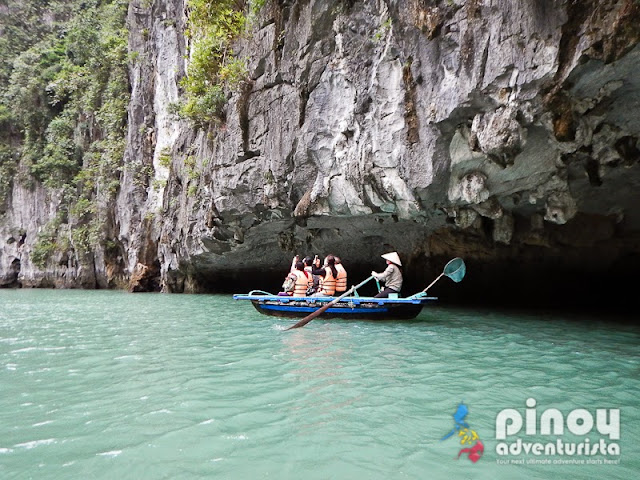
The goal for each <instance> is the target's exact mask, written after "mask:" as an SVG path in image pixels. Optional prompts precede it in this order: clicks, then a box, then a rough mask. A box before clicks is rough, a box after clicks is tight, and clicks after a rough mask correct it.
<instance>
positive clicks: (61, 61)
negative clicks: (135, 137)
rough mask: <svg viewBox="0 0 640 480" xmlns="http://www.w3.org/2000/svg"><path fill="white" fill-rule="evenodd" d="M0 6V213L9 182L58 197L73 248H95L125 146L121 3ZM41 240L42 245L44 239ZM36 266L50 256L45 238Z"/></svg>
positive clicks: (50, 239)
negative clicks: (49, 191) (101, 210)
mask: <svg viewBox="0 0 640 480" xmlns="http://www.w3.org/2000/svg"><path fill="white" fill-rule="evenodd" d="M3 3H4V6H0V126H1V132H2V133H0V179H2V180H0V205H4V204H5V203H6V200H7V196H8V194H9V192H10V188H11V182H12V181H20V182H22V183H24V184H25V185H27V186H28V185H30V184H33V183H34V182H40V183H42V184H43V185H44V186H45V187H47V188H51V189H56V190H61V191H62V194H63V195H62V198H63V202H62V209H61V210H62V217H63V218H62V220H61V219H58V220H57V221H58V222H60V223H61V224H62V225H64V224H67V225H68V226H70V227H72V228H71V230H72V232H73V234H72V235H71V236H70V237H71V240H72V245H71V247H72V248H73V249H74V250H75V251H76V253H82V252H86V251H88V249H89V246H90V245H91V244H94V243H95V242H97V241H99V235H98V234H97V229H98V227H97V225H98V219H97V217H99V211H98V208H97V205H98V204H100V203H104V201H105V200H108V199H109V198H113V195H114V194H115V192H116V190H117V186H118V178H119V169H120V167H121V164H122V158H123V154H124V147H125V133H126V120H127V110H126V109H127V105H128V101H129V81H128V71H127V61H128V58H127V38H128V32H127V30H126V27H125V19H126V14H127V7H128V3H129V2H128V1H126V0H82V1H81V0H67V1H64V0H49V1H44V2H43V1H41V0H20V1H18V0H7V1H6V2H3ZM44 237H47V238H46V239H45V238H44ZM41 243H43V245H44V244H45V243H46V246H47V248H42V249H40V250H39V251H40V253H41V254H42V255H40V256H39V258H38V260H39V262H38V263H43V262H45V261H46V257H47V256H48V254H50V253H52V251H53V250H54V249H53V248H52V245H55V243H56V240H55V235H53V234H52V232H47V233H46V235H43V242H41Z"/></svg>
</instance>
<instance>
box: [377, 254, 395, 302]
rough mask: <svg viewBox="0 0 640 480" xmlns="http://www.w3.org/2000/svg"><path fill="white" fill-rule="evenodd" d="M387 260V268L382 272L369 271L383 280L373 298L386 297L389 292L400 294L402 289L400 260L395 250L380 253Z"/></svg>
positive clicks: (380, 280)
mask: <svg viewBox="0 0 640 480" xmlns="http://www.w3.org/2000/svg"><path fill="white" fill-rule="evenodd" d="M381 257H382V258H384V259H385V260H386V261H387V268H386V270H385V271H384V272H382V273H376V272H371V275H373V277H374V278H375V279H376V280H378V281H379V282H384V288H383V289H382V290H381V291H380V292H379V293H378V294H377V295H376V296H375V298H388V297H389V294H390V293H397V294H400V290H401V289H402V270H400V267H402V262H401V261H400V257H399V256H398V253H397V252H391V253H385V254H384V255H381Z"/></svg>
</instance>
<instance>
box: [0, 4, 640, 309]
mask: <svg viewBox="0 0 640 480" xmlns="http://www.w3.org/2000/svg"><path fill="white" fill-rule="evenodd" d="M187 18H188V10H187V8H186V6H185V4H184V2H183V1H181V0H155V1H154V2H148V1H133V2H130V5H129V13H128V19H127V24H128V28H129V49H130V51H131V52H137V57H136V60H135V61H133V62H131V64H130V69H129V76H130V78H129V81H130V85H131V101H130V104H129V109H128V133H127V147H126V152H125V155H124V162H123V168H122V173H121V177H120V186H119V190H118V194H117V200H116V201H114V202H112V203H111V204H110V205H109V212H110V214H109V215H107V216H106V217H105V229H106V230H107V231H108V236H109V237H110V238H111V239H112V242H111V244H110V249H109V251H107V249H105V248H97V249H96V251H95V252H93V254H92V255H91V258H90V261H88V263H87V262H78V263H76V264H72V263H71V262H67V263H66V264H65V263H64V262H59V261H58V262H57V263H56V262H50V263H49V264H48V265H47V268H44V269H40V268H37V267H35V266H34V265H33V263H32V262H31V261H30V253H31V249H32V247H33V242H34V241H35V237H36V235H37V233H38V231H39V230H41V229H42V228H43V225H44V224H45V223H46V222H47V221H48V219H50V218H51V217H52V216H53V215H55V213H56V205H57V201H58V200H57V199H56V196H55V192H52V191H47V190H46V189H43V188H42V187H41V186H39V185H38V186H36V187H31V188H27V187H25V186H24V185H22V184H21V183H20V182H17V181H16V182H14V183H13V187H12V188H13V190H12V192H13V194H12V196H11V199H10V200H11V203H10V205H8V208H7V209H6V212H5V213H4V215H3V218H2V221H1V223H0V233H1V236H0V252H2V254H1V256H0V274H1V275H0V278H2V283H4V284H16V283H20V284H23V285H36V286H37V285H43V284H44V285H57V286H73V285H75V286H84V287H87V286H109V285H111V286H113V285H117V284H120V285H123V284H125V283H126V282H129V286H130V288H131V289H133V290H155V289H163V290H165V291H173V292H181V291H216V290H217V291H220V290H225V291H228V290H230V289H233V288H237V289H240V288H243V289H244V288H246V287H247V286H249V285H251V286H252V287H254V286H255V287H256V288H258V287H262V288H267V289H269V290H275V289H277V287H278V280H280V277H281V276H282V274H283V271H284V270H285V269H286V268H287V266H288V263H289V261H290V258H291V256H292V255H293V254H295V253H303V254H306V253H318V254H321V255H323V254H326V253H330V252H333V253H336V254H339V255H340V256H342V257H343V259H344V262H345V264H347V266H350V267H351V270H352V272H353V274H354V276H357V275H359V274H365V273H366V272H367V271H368V270H370V269H371V268H372V267H376V268H381V267H382V265H381V261H380V260H379V255H380V254H381V253H384V252H385V251H388V250H397V251H398V252H399V253H400V255H401V257H402V258H403V261H404V263H405V265H406V268H405V273H406V275H407V277H408V280H409V284H410V285H417V286H419V285H422V284H423V282H424V281H425V280H426V279H430V278H432V277H433V276H434V275H435V274H437V273H439V270H440V269H441V268H442V265H443V264H444V262H445V261H446V260H447V259H448V258H449V257H451V256H455V255H459V256H463V257H465V259H466V260H467V262H468V263H469V264H470V267H471V268H470V269H469V271H470V276H469V283H467V287H466V289H465V287H463V288H462V290H460V291H461V292H464V293H465V294H471V293H472V291H473V292H475V293H476V294H477V295H478V296H480V297H484V296H490V295H491V294H492V293H491V291H495V290H498V289H501V291H502V292H510V293H512V294H517V292H518V291H519V290H518V288H519V287H517V286H516V285H515V284H516V283H519V285H520V291H522V289H523V288H524V285H526V284H527V282H528V283H529V285H530V286H534V287H536V288H541V287H542V285H552V287H550V288H556V287H558V286H559V285H567V284H571V282H577V284H575V283H574V287H575V288H576V289H580V288H583V287H584V286H585V285H588V283H587V282H586V280H585V279H588V278H590V279H591V280H597V279H599V278H602V276H603V275H606V274H608V273H613V272H614V271H615V272H616V273H617V272H618V271H619V266H620V265H625V268H630V267H632V266H634V265H635V266H638V264H639V263H640V262H639V261H638V258H640V257H639V254H640V242H639V239H640V236H639V232H640V209H639V208H638V199H639V197H638V195H639V194H638V192H639V189H638V187H639V184H640V150H639V148H640V146H639V145H638V138H639V135H640V117H638V115H637V113H636V112H637V108H638V106H639V105H640V80H638V78H636V77H637V76H638V75H637V74H638V71H639V70H640V68H639V67H640V46H638V40H639V38H640V5H638V3H637V2H635V1H633V0H606V1H595V0H588V1H576V0H523V1H520V2H513V1H507V0H442V1H436V0H431V1H430V0H386V1H385V0H375V1H353V0H268V1H267V2H266V4H265V5H264V7H262V9H261V10H260V12H259V14H258V16H257V18H255V19H254V20H253V22H252V23H251V27H250V30H249V31H248V32H247V34H246V35H245V36H244V37H243V38H241V39H239V40H238V43H237V45H236V53H237V55H238V56H239V57H243V58H246V59H247V62H248V63H247V64H248V70H249V78H248V79H247V81H246V82H245V84H244V87H243V88H242V89H240V90H239V91H237V92H234V93H229V95H228V101H227V103H226V107H225V121H224V123H223V124H221V125H216V126H212V127H211V128H208V129H207V128H200V129H196V128H194V127H193V126H192V125H191V124H190V123H189V122H188V121H186V120H181V119H179V118H177V117H176V116H175V115H174V114H173V113H172V110H171V108H170V106H171V104H172V103H175V102H178V101H179V100H180V96H181V88H180V83H179V81H180V79H181V78H182V77H183V76H184V75H185V71H186V70H185V69H186V65H187V63H188V61H189V60H188V58H189V42H188V40H187V38H186V37H185V35H184V30H185V25H186V23H187ZM52 263H56V264H55V266H54V265H53V264H52ZM256 272H260V277H259V279H258V278H256V276H255V275H254V274H255V273H256ZM264 272H273V274H264ZM473 272H475V273H473ZM507 274H509V275H511V276H509V277H508V276H507ZM516 274H517V275H518V277H519V278H523V279H524V280H522V281H519V282H514V283H512V284H511V285H508V286H507V285H503V286H502V287H498V285H499V284H500V282H505V281H506V282H509V281H510V280H511V279H513V278H515V277H516ZM501 275H502V276H501ZM491 276H493V282H488V281H487V279H488V278H491ZM612 278H616V275H612ZM43 279H46V282H44V283H43ZM580 279H582V283H581V282H580ZM490 283H492V284H493V285H494V286H490ZM594 288H599V287H596V286H595V285H594ZM479 289H484V292H483V291H482V290H479ZM568 290H571V288H568ZM538 291H540V290H538ZM547 293H552V292H551V291H549V292H547ZM523 296H524V295H523Z"/></svg>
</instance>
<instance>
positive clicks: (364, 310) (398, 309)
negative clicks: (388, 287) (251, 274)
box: [233, 294, 436, 320]
mask: <svg viewBox="0 0 640 480" xmlns="http://www.w3.org/2000/svg"><path fill="white" fill-rule="evenodd" d="M233 298H234V300H248V301H250V302H251V304H252V305H253V306H254V308H255V309H256V310H257V311H258V312H260V313H261V314H263V315H269V316H273V317H281V318H303V317H306V316H307V315H309V314H311V313H313V312H315V311H316V310H318V309H319V308H322V307H323V306H324V305H326V304H327V302H330V301H332V300H334V299H335V297H302V298H295V297H281V296H277V295H252V294H249V295H234V296H233ZM435 299H436V298H435V297H423V298H419V299H412V298H397V299H387V298H373V297H345V298H343V299H341V300H339V301H338V302H336V303H335V304H334V305H332V306H331V307H329V308H328V309H327V310H326V311H324V312H323V313H322V315H321V316H320V317H319V318H324V319H332V318H341V319H347V320H349V319H352V320H409V319H412V318H415V317H417V316H418V314H419V313H420V311H421V310H422V307H423V306H424V305H425V304H426V303H429V302H430V301H433V300H435Z"/></svg>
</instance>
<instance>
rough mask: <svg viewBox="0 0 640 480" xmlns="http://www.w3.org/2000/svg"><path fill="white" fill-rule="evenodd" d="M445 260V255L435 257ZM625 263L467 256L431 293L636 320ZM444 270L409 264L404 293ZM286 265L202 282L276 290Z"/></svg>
mask: <svg viewBox="0 0 640 480" xmlns="http://www.w3.org/2000/svg"><path fill="white" fill-rule="evenodd" d="M433 263H434V264H441V265H444V264H446V260H440V259H438V261H434V262H433ZM622 263H624V266H621V267H620V268H616V269H613V270H611V271H602V270H597V269H596V270H589V269H587V268H585V269H576V268H568V267H554V266H553V260H551V261H547V262H543V261H541V262H540V263H539V264H529V263H521V262H502V263H488V262H483V261H478V260H467V261H466V265H467V275H466V277H465V278H464V280H463V281H462V282H460V283H454V282H453V281H452V280H450V279H449V278H447V277H444V276H443V277H442V278H441V279H440V280H439V281H438V282H437V283H436V284H435V285H434V286H433V287H432V288H431V289H429V294H430V295H432V296H436V297H438V301H437V303H436V304H437V305H441V306H451V307H456V306H457V307H463V308H478V309H487V308H489V309H497V310H505V309H507V310H518V311H523V310H525V311H530V312H535V311H548V312H563V313H571V312H574V313H582V314H589V315H591V314H592V315H594V316H597V317H599V318H600V319H602V320H604V321H623V322H629V321H632V322H635V321H636V318H637V317H638V315H637V314H636V313H635V307H636V297H635V295H634V292H633V290H634V286H635V285H637V283H638V282H637V280H636V279H635V272H636V271H638V268H640V256H632V257H629V258H626V259H625V261H624V262H622ZM345 266H347V268H348V273H349V286H351V285H354V284H356V283H358V282H360V281H362V280H363V279H365V278H367V277H368V276H369V275H370V272H371V270H372V269H375V270H376V271H378V272H379V271H381V270H382V267H381V265H380V264H379V263H376V264H375V265H361V266H353V267H351V266H349V265H348V264H347V263H346V262H345ZM441 271H442V270H436V269H434V268H419V267H418V266H417V265H411V264H410V265H407V266H406V267H405V268H404V272H403V274H404V279H405V283H404V286H403V290H402V296H409V295H411V294H414V293H417V292H419V291H421V290H422V289H424V288H425V287H426V286H427V285H429V284H430V283H431V282H432V281H433V280H434V279H435V278H436V277H437V276H438V275H439V274H440V273H441ZM285 274H286V266H285V267H283V270H282V271H265V270H260V271H236V272H234V273H233V274H222V275H215V276H212V275H209V276H201V277H200V278H199V284H200V285H201V287H202V288H203V290H204V291H206V292H208V293H222V294H231V293H248V292H249V291H251V290H264V291H266V292H269V293H277V292H278V291H279V289H280V286H281V284H282V281H283V279H284V276H285ZM358 293H359V294H360V295H361V296H370V295H375V293H376V284H375V282H374V281H370V282H369V283H368V284H367V285H365V286H363V287H362V288H361V289H359V290H358Z"/></svg>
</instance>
